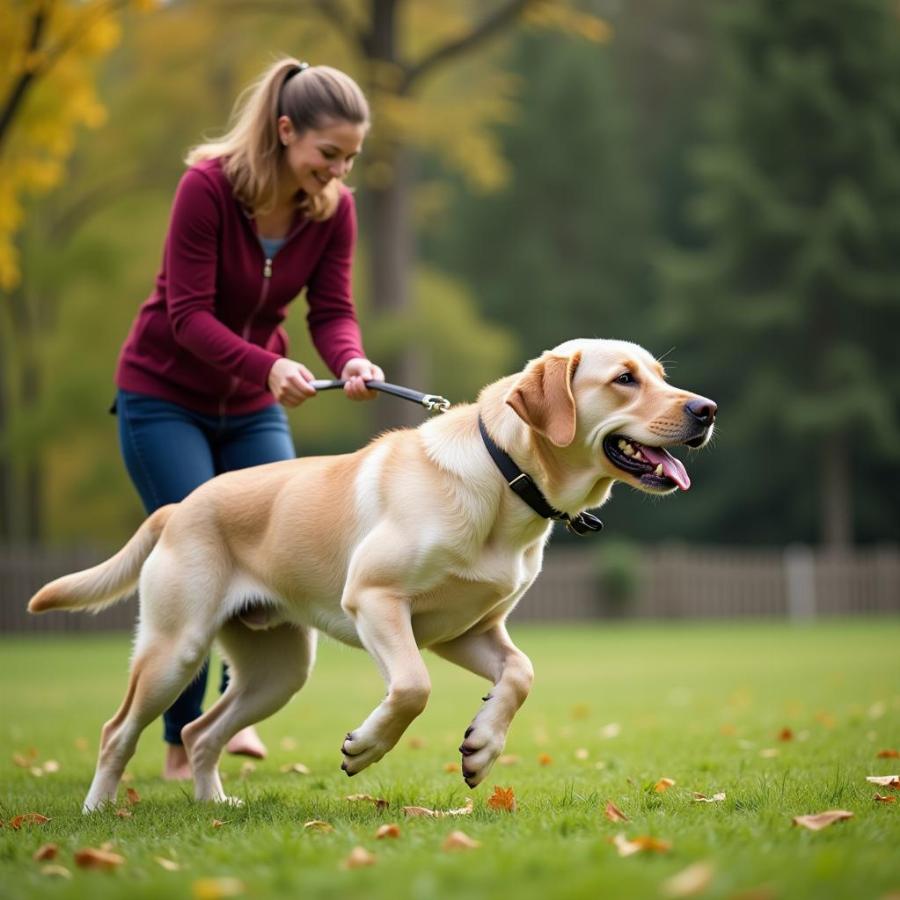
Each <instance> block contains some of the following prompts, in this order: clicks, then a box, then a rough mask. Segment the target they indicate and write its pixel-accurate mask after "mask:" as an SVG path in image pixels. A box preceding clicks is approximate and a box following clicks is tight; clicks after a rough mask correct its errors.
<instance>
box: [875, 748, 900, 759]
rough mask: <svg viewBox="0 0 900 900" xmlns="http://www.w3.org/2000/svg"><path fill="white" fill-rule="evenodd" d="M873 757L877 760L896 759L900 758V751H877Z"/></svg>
mask: <svg viewBox="0 0 900 900" xmlns="http://www.w3.org/2000/svg"><path fill="white" fill-rule="evenodd" d="M875 756H876V757H877V758H878V759H897V758H898V757H900V750H879V751H878V753H876V754H875Z"/></svg>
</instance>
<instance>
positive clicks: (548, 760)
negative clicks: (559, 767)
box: [537, 753, 553, 766]
mask: <svg viewBox="0 0 900 900" xmlns="http://www.w3.org/2000/svg"><path fill="white" fill-rule="evenodd" d="M537 761H538V765H539V766H552V765H553V757H552V756H551V755H550V754H549V753H539V754H538V758H537Z"/></svg>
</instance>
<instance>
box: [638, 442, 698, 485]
mask: <svg viewBox="0 0 900 900" xmlns="http://www.w3.org/2000/svg"><path fill="white" fill-rule="evenodd" d="M641 453H643V454H644V457H645V458H646V459H648V460H649V461H650V462H652V463H653V465H654V466H658V465H660V464H661V465H662V467H663V475H668V477H669V478H671V479H672V481H674V482H675V484H677V485H678V487H680V488H681V490H683V491H686V490H688V488H690V486H691V479H690V478H689V477H688V473H687V469H685V467H684V463H682V462H681V460H680V459H675V457H674V456H672V454H671V453H669V452H668V451H667V450H664V449H663V448H662V447H645V446H644V445H643V444H641Z"/></svg>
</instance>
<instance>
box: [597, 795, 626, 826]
mask: <svg viewBox="0 0 900 900" xmlns="http://www.w3.org/2000/svg"><path fill="white" fill-rule="evenodd" d="M603 815H604V816H606V818H607V819H609V821H610V822H627V821H628V816H626V815H625V813H623V812H622V810H621V809H619V807H618V806H616V804H615V803H613V802H612V800H607V801H606V807H605V809H604V810H603Z"/></svg>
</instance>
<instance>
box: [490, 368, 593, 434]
mask: <svg viewBox="0 0 900 900" xmlns="http://www.w3.org/2000/svg"><path fill="white" fill-rule="evenodd" d="M580 362H581V351H580V350H579V351H578V352H577V353H574V354H573V355H572V356H551V355H546V356H542V357H541V358H540V359H538V360H535V361H534V362H533V363H531V365H529V366H528V368H527V369H526V370H525V372H524V373H523V374H522V377H521V378H520V379H519V380H518V381H517V382H516V383H515V384H514V385H513V387H512V390H511V391H510V392H509V394H507V396H506V402H507V403H508V404H509V405H510V406H511V407H512V408H513V409H514V410H515V411H516V413H517V414H518V416H519V418H520V419H522V421H523V422H525V424H526V425H528V426H529V427H530V428H532V429H534V431H536V432H538V434H542V435H544V436H545V437H546V438H548V439H549V440H550V441H552V442H553V443H554V444H556V446H557V447H568V446H569V444H571V443H572V441H573V440H574V439H575V396H574V395H573V394H572V378H573V377H574V375H575V370H576V369H577V368H578V364H579V363H580Z"/></svg>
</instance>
